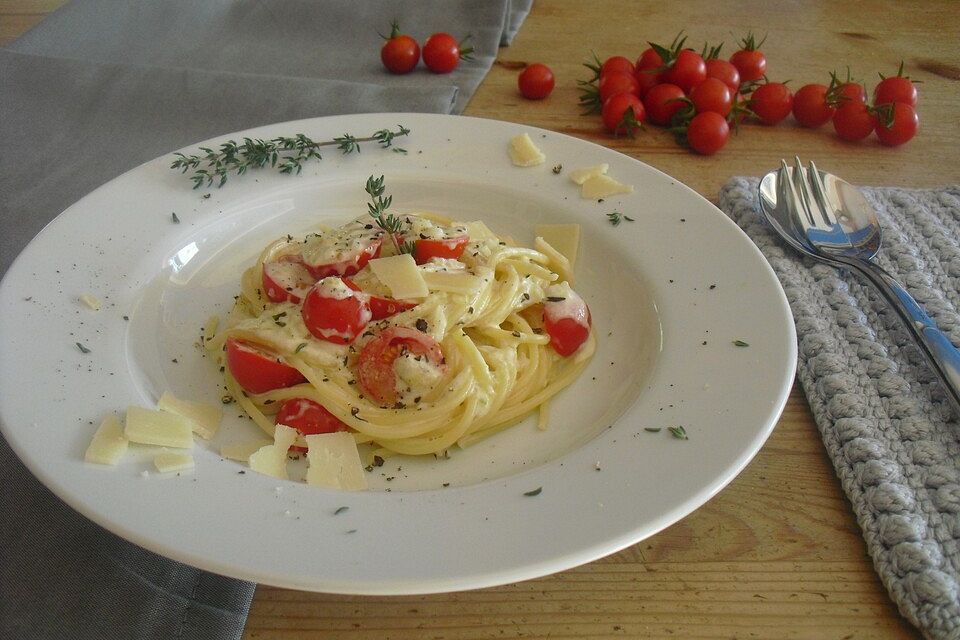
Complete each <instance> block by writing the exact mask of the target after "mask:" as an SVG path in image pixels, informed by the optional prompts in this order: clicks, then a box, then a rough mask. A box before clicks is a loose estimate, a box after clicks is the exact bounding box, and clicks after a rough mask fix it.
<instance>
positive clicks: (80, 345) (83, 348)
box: [76, 342, 90, 353]
mask: <svg viewBox="0 0 960 640" xmlns="http://www.w3.org/2000/svg"><path fill="white" fill-rule="evenodd" d="M76 345H77V349H80V353H90V349H87V348H86V347H85V346H83V345H82V344H81V343H79V342H77V343H76Z"/></svg>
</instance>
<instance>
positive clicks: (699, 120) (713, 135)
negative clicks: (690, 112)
mask: <svg viewBox="0 0 960 640" xmlns="http://www.w3.org/2000/svg"><path fill="white" fill-rule="evenodd" d="M729 137H730V125H729V124H727V120H726V118H724V117H723V116H722V115H720V114H719V113H716V112H714V111H704V112H703V113H698V114H697V115H695V116H694V117H693V120H691V121H690V124H689V125H687V143H688V144H689V145H690V148H691V149H693V150H694V151H696V152H697V153H699V154H701V155H704V156H712V155H713V154H715V153H716V152H717V151H720V149H722V148H723V146H724V145H725V144H727V139H728V138H729Z"/></svg>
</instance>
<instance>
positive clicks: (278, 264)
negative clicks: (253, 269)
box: [261, 260, 316, 303]
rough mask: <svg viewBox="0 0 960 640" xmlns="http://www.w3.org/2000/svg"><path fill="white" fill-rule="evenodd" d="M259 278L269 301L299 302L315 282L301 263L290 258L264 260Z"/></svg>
mask: <svg viewBox="0 0 960 640" xmlns="http://www.w3.org/2000/svg"><path fill="white" fill-rule="evenodd" d="M261 279H262V280H263V291H264V293H266V294H267V297H268V298H270V301H271V302H288V301H289V302H293V303H299V302H300V301H301V300H303V297H304V296H305V295H307V291H309V290H310V287H312V286H313V283H314V282H316V280H315V279H314V277H313V276H311V275H310V272H309V271H307V268H306V267H305V266H303V264H301V263H300V262H296V261H292V260H277V261H274V262H264V263H263V275H262V278H261Z"/></svg>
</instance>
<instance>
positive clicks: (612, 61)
mask: <svg viewBox="0 0 960 640" xmlns="http://www.w3.org/2000/svg"><path fill="white" fill-rule="evenodd" d="M611 71H622V72H624V73H629V74H633V71H634V68H633V63H632V62H630V60H628V59H627V58H624V57H623V56H611V57H609V58H607V59H606V60H605V61H604V62H603V64H602V65H601V66H600V77H601V78H602V77H603V76H605V75H606V74H608V73H610V72H611Z"/></svg>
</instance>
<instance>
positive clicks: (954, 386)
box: [759, 160, 960, 416]
mask: <svg viewBox="0 0 960 640" xmlns="http://www.w3.org/2000/svg"><path fill="white" fill-rule="evenodd" d="M810 167H811V168H810V169H809V170H806V171H805V170H804V169H803V168H802V167H801V166H800V163H799V160H798V161H797V167H796V168H793V169H791V168H790V167H787V166H786V164H785V163H783V164H782V165H781V168H780V170H778V171H771V172H770V173H768V174H767V175H765V176H764V177H763V179H762V180H761V181H760V187H759V196H760V208H761V210H762V211H763V213H764V215H765V217H766V219H767V220H768V221H769V222H770V224H771V226H772V227H773V228H774V229H775V230H776V231H777V233H778V234H780V236H781V237H783V239H784V240H786V241H787V243H788V244H790V246H792V247H793V248H794V249H796V250H798V251H800V252H802V253H804V254H806V255H808V256H810V257H812V258H815V259H817V260H821V261H823V262H827V263H829V264H832V265H833V266H836V267H841V268H847V269H850V270H852V271H854V272H855V273H858V274H860V276H861V277H863V278H865V279H866V280H867V281H868V282H870V283H871V284H872V285H873V286H874V287H876V288H877V290H878V291H879V293H880V294H881V296H882V297H883V299H884V300H886V301H887V303H888V304H890V306H891V307H893V309H894V310H895V311H896V312H897V315H898V316H899V317H900V319H901V320H902V321H903V323H904V325H905V327H906V328H907V330H908V331H909V332H910V333H911V335H913V336H914V338H915V339H916V341H917V344H918V345H919V347H920V351H921V352H922V353H923V354H924V356H925V357H926V359H927V361H928V363H929V364H930V366H931V368H932V369H933V371H934V372H935V373H936V374H937V377H939V378H940V381H941V382H942V384H943V387H944V389H945V390H946V392H947V395H948V397H949V398H950V400H951V401H952V403H953V406H954V410H955V412H956V414H957V415H958V416H960V351H958V350H957V349H956V348H955V347H954V346H953V344H952V343H951V342H950V339H949V338H948V337H947V336H946V335H945V334H944V333H943V332H942V331H941V330H940V329H939V328H938V327H937V325H936V323H935V322H934V321H933V319H931V318H930V316H928V315H927V313H926V312H925V311H924V310H923V308H922V307H920V305H919V304H917V302H916V300H914V299H913V297H912V296H911V295H910V294H909V293H907V291H906V289H904V288H903V286H902V285H901V284H900V283H899V282H897V281H896V280H895V279H894V278H893V276H891V275H890V274H889V273H887V272H886V271H884V270H883V268H881V267H880V265H878V264H876V262H874V261H873V259H874V257H875V256H876V254H877V252H878V251H879V249H880V243H881V238H882V230H881V227H880V222H879V220H878V219H877V215H876V212H875V211H874V210H873V207H871V206H870V204H869V203H868V202H867V201H866V199H865V198H864V197H863V194H862V193H860V191H859V190H858V189H857V188H856V187H854V186H853V185H851V184H849V183H847V182H845V181H843V180H841V179H840V178H838V177H836V176H834V175H831V174H828V173H824V172H822V171H818V170H817V168H816V166H815V165H813V163H811V165H810Z"/></svg>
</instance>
